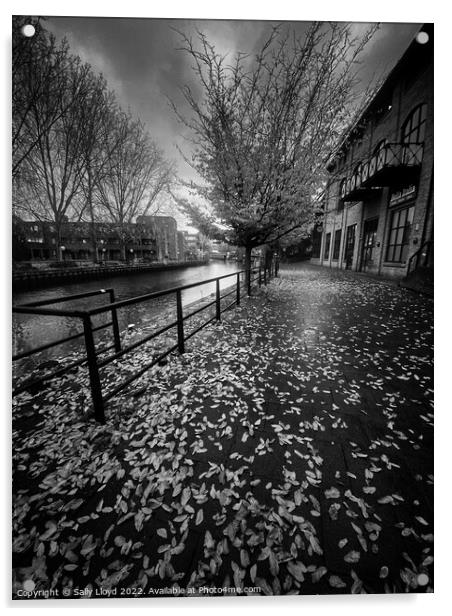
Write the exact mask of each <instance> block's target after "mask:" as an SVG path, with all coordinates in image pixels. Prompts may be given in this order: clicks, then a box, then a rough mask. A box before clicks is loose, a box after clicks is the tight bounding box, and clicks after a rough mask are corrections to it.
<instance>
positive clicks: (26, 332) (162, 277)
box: [13, 262, 239, 375]
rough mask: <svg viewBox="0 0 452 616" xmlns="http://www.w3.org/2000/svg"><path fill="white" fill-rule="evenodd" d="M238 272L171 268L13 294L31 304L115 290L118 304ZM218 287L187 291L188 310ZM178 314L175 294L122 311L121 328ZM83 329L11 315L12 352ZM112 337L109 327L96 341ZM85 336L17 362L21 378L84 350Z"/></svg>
mask: <svg viewBox="0 0 452 616" xmlns="http://www.w3.org/2000/svg"><path fill="white" fill-rule="evenodd" d="M237 269H239V267H238V265H237V264H236V263H223V262H213V263H209V264H208V265H201V266H198V267H187V268H183V269H177V270H170V271H164V272H146V273H141V274H134V275H130V276H116V277H111V278H104V279H102V280H88V281H85V282H82V283H76V284H67V285H64V286H63V285H60V286H55V287H48V288H45V289H40V290H39V289H38V290H34V291H29V292H21V293H15V294H14V295H13V304H16V305H18V304H25V303H27V302H32V301H37V300H40V299H42V300H44V299H50V298H53V297H64V296H67V295H73V294H75V293H83V292H85V291H94V290H97V289H102V288H105V289H108V288H113V289H114V290H115V296H116V301H119V300H122V299H127V298H130V297H136V296H137V295H144V294H145V293H151V292H154V291H160V290H162V289H168V288H171V287H177V286H181V285H185V284H190V283H192V282H198V281H201V280H206V279H209V278H214V277H215V276H222V275H224V274H230V273H232V272H234V271H237ZM234 281H235V279H234V278H233V277H231V278H227V279H226V280H222V281H221V286H220V288H221V289H222V290H223V289H225V288H226V287H228V286H230V285H231V284H233V283H234ZM214 291H215V283H209V284H205V285H202V286H199V287H195V288H193V289H187V290H186V291H184V292H183V294H182V302H183V305H184V306H187V305H188V304H191V303H192V302H195V301H198V300H200V299H202V298H205V297H207V296H208V295H209V294H211V293H214ZM106 302H108V296H105V295H99V296H95V297H89V298H86V299H82V300H77V301H74V302H65V303H63V304H59V305H58V307H59V308H60V307H61V308H67V309H71V308H72V309H82V308H93V307H94V306H99V305H103V304H105V303H106ZM167 311H168V312H169V314H172V315H174V317H175V316H176V302H175V294H171V295H169V296H166V297H161V298H158V299H155V300H151V301H148V302H143V303H140V304H135V305H133V306H127V307H125V308H122V309H120V310H119V311H118V319H119V328H120V330H121V331H122V330H124V329H126V328H127V327H128V326H130V325H132V324H133V325H135V326H137V327H141V326H143V325H147V326H152V323H153V321H155V320H156V318H157V317H158V316H161V315H162V313H164V312H165V313H166V312H167ZM109 320H110V315H109V314H108V313H105V314H101V315H98V316H96V317H94V318H93V323H94V326H96V325H100V324H101V323H106V322H108V321H109ZM81 330H82V326H81V323H80V319H71V318H63V317H54V316H41V315H26V314H14V315H13V353H14V354H16V353H19V352H21V351H26V350H29V349H32V348H36V347H39V346H41V345H44V344H47V343H48V342H51V341H53V340H58V339H60V338H64V337H66V336H70V335H72V334H76V333H78V332H80V331H81ZM106 337H108V339H109V340H111V329H110V328H107V329H105V330H101V331H100V332H99V333H98V334H97V340H102V339H105V338H106ZM82 345H83V338H79V339H77V340H73V341H70V342H67V343H65V344H63V345H58V346H56V347H53V348H51V349H48V350H46V351H43V352H41V353H38V354H37V355H35V356H32V358H29V359H24V360H19V362H15V363H16V366H15V370H16V374H17V375H19V374H20V373H23V372H24V371H27V370H29V369H30V368H32V367H33V366H35V365H36V364H39V363H41V362H43V361H46V360H48V359H57V358H58V357H61V356H64V355H66V354H67V353H68V352H70V351H75V350H77V349H80V348H82Z"/></svg>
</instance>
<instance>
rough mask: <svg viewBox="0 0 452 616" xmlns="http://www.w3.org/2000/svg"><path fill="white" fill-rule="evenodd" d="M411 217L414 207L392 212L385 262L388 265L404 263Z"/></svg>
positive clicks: (411, 221)
mask: <svg viewBox="0 0 452 616" xmlns="http://www.w3.org/2000/svg"><path fill="white" fill-rule="evenodd" d="M413 215H414V206H411V207H407V208H404V209H402V210H396V211H394V212H392V215H391V225H390V229H389V240H388V248H387V250H386V261H388V262H389V263H405V262H406V260H407V254H408V245H409V241H410V234H411V225H412V224H413Z"/></svg>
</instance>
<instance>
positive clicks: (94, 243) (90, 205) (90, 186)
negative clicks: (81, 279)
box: [87, 168, 98, 263]
mask: <svg viewBox="0 0 452 616" xmlns="http://www.w3.org/2000/svg"><path fill="white" fill-rule="evenodd" d="M87 192H88V208H89V217H90V227H91V243H92V246H93V263H97V261H98V257H97V237H96V225H95V220H94V208H93V183H92V179H91V171H90V169H89V168H88V190H87Z"/></svg>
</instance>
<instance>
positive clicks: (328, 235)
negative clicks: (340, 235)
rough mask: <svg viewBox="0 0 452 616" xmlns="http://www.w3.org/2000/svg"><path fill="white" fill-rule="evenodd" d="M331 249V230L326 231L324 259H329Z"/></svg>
mask: <svg viewBox="0 0 452 616" xmlns="http://www.w3.org/2000/svg"><path fill="white" fill-rule="evenodd" d="M330 250H331V231H330V232H329V233H325V244H324V246H323V260H324V261H329V259H330Z"/></svg>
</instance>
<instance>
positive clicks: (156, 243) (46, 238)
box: [13, 216, 183, 261]
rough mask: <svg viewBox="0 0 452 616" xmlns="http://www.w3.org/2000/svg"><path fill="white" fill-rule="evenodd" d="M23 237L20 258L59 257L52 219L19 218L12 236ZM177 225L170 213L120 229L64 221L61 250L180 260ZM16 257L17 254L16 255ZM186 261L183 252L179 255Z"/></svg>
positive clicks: (90, 256) (71, 256)
mask: <svg viewBox="0 0 452 616" xmlns="http://www.w3.org/2000/svg"><path fill="white" fill-rule="evenodd" d="M14 234H16V235H19V234H20V236H21V239H22V241H21V246H22V247H23V249H22V251H21V254H22V257H21V259H25V260H51V259H56V260H58V259H59V258H60V257H59V255H57V239H56V229H55V225H53V224H52V223H49V222H38V221H23V220H18V219H16V221H15V224H14V225H13V235H14ZM177 242H178V232H177V224H176V221H175V219H174V218H172V217H171V216H141V217H138V219H137V222H136V223H128V224H125V225H123V226H122V227H121V229H119V228H118V225H116V224H115V223H108V222H98V223H95V224H94V229H93V226H92V225H91V224H90V223H87V222H69V221H67V222H64V223H62V225H61V241H60V250H61V257H62V258H64V259H65V260H75V261H87V260H88V261H94V260H95V259H94V251H95V250H96V251H97V260H99V261H120V260H124V258H125V259H126V260H128V261H131V260H136V259H142V260H144V261H162V260H165V259H168V260H174V261H175V260H177V259H178V252H177V247H178V244H177ZM13 258H14V255H13ZM180 259H181V260H183V252H182V254H181V256H180Z"/></svg>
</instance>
